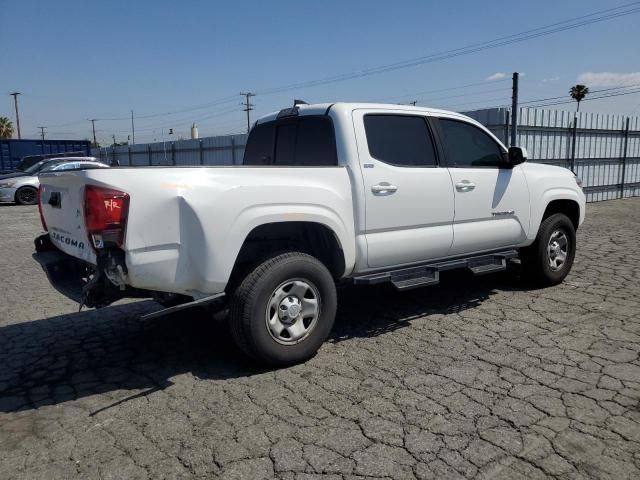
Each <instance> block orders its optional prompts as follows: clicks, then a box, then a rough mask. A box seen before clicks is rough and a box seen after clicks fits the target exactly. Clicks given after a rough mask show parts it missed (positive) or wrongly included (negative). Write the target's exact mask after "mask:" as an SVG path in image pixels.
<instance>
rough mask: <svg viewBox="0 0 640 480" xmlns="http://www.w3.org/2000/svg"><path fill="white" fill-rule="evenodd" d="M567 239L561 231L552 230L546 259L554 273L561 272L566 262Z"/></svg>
mask: <svg viewBox="0 0 640 480" xmlns="http://www.w3.org/2000/svg"><path fill="white" fill-rule="evenodd" d="M568 251H569V239H568V238H567V234H566V233H565V232H563V231H562V230H554V232H553V233H552V234H551V236H550V237H549V243H548V244H547V259H548V261H549V267H550V268H551V270H553V271H554V272H557V271H558V270H561V269H562V268H563V267H564V265H565V263H566V262H567V256H568Z"/></svg>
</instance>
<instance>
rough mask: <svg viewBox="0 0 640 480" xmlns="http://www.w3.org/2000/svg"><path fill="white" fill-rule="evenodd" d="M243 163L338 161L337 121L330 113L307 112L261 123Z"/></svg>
mask: <svg viewBox="0 0 640 480" xmlns="http://www.w3.org/2000/svg"><path fill="white" fill-rule="evenodd" d="M243 164H244V165H279V166H307V167H317V166H333V165H337V164H338V158H337V154H336V140H335V133H334V129H333V123H332V122H331V119H330V118H329V117H326V116H303V117H288V118H283V119H280V120H274V121H271V122H267V123H263V124H259V125H257V126H256V127H255V128H254V129H253V130H251V134H250V135H249V139H248V141H247V147H246V149H245V154H244V160H243Z"/></svg>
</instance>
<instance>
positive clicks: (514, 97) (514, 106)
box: [510, 72, 520, 147]
mask: <svg viewBox="0 0 640 480" xmlns="http://www.w3.org/2000/svg"><path fill="white" fill-rule="evenodd" d="M519 77H520V74H519V73H518V72H513V79H512V80H511V82H512V85H511V145H510V146H511V147H515V146H516V142H517V141H518V138H517V136H518V117H519V115H518V78H519Z"/></svg>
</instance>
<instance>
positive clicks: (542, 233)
mask: <svg viewBox="0 0 640 480" xmlns="http://www.w3.org/2000/svg"><path fill="white" fill-rule="evenodd" d="M520 253H521V255H520V256H521V260H522V265H523V267H524V269H525V272H526V274H527V276H528V277H529V278H531V279H532V280H533V281H535V282H536V283H537V284H539V285H542V286H549V285H557V284H558V283H560V282H562V281H563V280H564V279H565V277H566V276H567V275H568V274H569V271H570V270H571V266H572V265H573V259H574V257H575V254H576V231H575V228H574V226H573V223H572V222H571V220H570V219H569V217H567V216H566V215H564V214H562V213H556V214H554V215H551V216H549V217H547V218H545V219H544V220H543V221H542V223H541V224H540V229H539V230H538V235H537V236H536V240H535V241H534V242H533V244H532V245H531V246H529V247H527V248H524V249H522V251H521V252H520Z"/></svg>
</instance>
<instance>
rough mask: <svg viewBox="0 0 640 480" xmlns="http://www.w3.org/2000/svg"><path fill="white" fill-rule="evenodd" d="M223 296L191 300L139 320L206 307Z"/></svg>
mask: <svg viewBox="0 0 640 480" xmlns="http://www.w3.org/2000/svg"><path fill="white" fill-rule="evenodd" d="M224 295H225V294H224V292H222V293H216V294H215V295H210V296H208V297H204V298H200V299H199V300H193V301H192V302H187V303H181V304H180V305H175V306H173V307H168V308H163V309H161V310H157V311H155V312H151V313H147V314H146V315H142V316H141V317H140V320H149V319H150V318H156V317H162V316H164V315H169V314H170V313H174V312H179V311H180V310H185V309H187V308H191V307H201V306H204V305H208V304H209V303H211V302H213V301H215V300H218V299H219V298H222V297H224Z"/></svg>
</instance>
